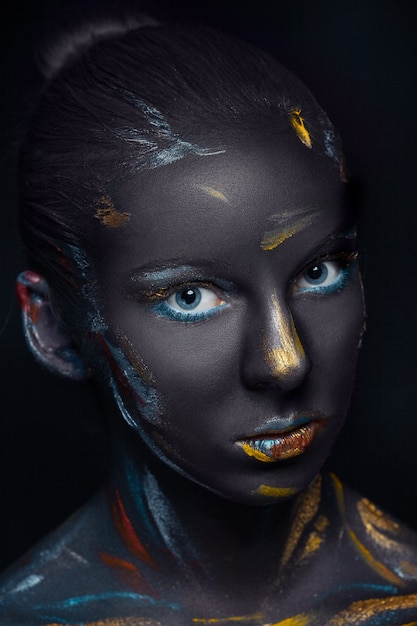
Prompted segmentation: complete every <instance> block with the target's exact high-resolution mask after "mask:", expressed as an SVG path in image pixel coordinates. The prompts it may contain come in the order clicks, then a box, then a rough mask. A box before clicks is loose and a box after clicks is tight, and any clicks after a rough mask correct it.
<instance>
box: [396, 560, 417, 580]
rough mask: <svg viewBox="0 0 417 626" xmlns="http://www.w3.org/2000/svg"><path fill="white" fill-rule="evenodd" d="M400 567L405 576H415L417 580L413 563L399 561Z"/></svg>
mask: <svg viewBox="0 0 417 626" xmlns="http://www.w3.org/2000/svg"><path fill="white" fill-rule="evenodd" d="M400 567H401V570H402V571H403V572H404V574H405V575H406V576H415V577H416V578H417V565H414V563H410V562H409V561H401V563H400Z"/></svg>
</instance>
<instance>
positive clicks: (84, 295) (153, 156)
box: [19, 20, 341, 327]
mask: <svg viewBox="0 0 417 626" xmlns="http://www.w3.org/2000/svg"><path fill="white" fill-rule="evenodd" d="M145 22H146V20H145ZM142 24H143V22H142ZM138 26H141V27H138ZM80 32H81V34H80ZM62 49H65V51H66V52H65V54H61V53H60V52H56V49H55V51H53V52H52V56H53V58H54V59H53V60H54V61H55V63H53V64H52V65H51V64H49V68H51V67H52V70H48V72H47V73H48V76H49V79H48V80H47V82H46V84H45V86H44V88H43V91H42V93H41V95H40V98H39V100H38V102H37V105H36V107H35V109H34V112H33V115H32V117H31V120H30V128H29V131H28V133H27V137H26V139H25V141H24V143H23V146H22V150H21V158H20V185H19V189H20V227H21V233H22V238H23V241H24V243H25V246H26V249H27V255H28V257H29V262H30V264H31V266H32V269H34V270H36V271H39V272H40V273H42V274H43V275H44V276H45V277H46V278H47V279H48V281H49V283H50V285H51V288H52V293H53V294H54V295H55V299H56V302H57V303H58V306H59V308H60V310H61V315H62V317H63V319H64V321H65V322H66V323H67V324H68V325H69V326H70V327H71V326H72V325H74V324H75V321H74V320H76V319H77V318H78V316H77V315H76V316H74V315H73V313H74V312H76V310H77V307H78V308H79V307H82V308H85V303H86V301H88V300H89V299H90V300H91V298H90V296H91V292H92V285H93V284H94V272H93V270H92V268H91V265H90V263H89V260H88V250H89V249H88V242H89V241H92V240H93V238H94V234H93V233H94V229H96V228H97V227H98V226H99V223H98V221H97V218H99V219H102V221H103V220H104V222H103V223H105V219H106V217H107V218H108V220H109V222H108V223H109V224H110V223H111V219H112V216H113V218H114V217H115V216H117V215H118V216H119V218H118V219H120V220H121V221H123V215H121V214H118V213H117V211H115V212H114V211H113V208H112V206H111V198H110V197H109V189H110V187H111V185H112V184H114V182H115V181H116V180H117V181H120V180H122V179H123V178H126V177H129V176H131V175H132V174H136V173H137V172H139V171H141V170H146V169H150V168H155V167H159V166H162V165H165V164H167V163H170V162H172V161H175V160H177V159H180V158H182V157H183V156H185V155H187V154H197V155H201V156H202V157H204V156H205V155H208V154H213V153H216V152H221V151H222V150H223V146H222V143H221V136H220V133H219V132H218V129H219V123H220V124H221V126H222V127H223V128H224V127H225V125H227V128H229V129H230V133H236V134H240V133H242V132H245V128H247V125H248V123H249V120H253V118H254V117H256V119H258V120H259V121H260V123H262V122H263V121H265V120H266V118H270V119H271V118H273V119H275V120H277V124H283V125H286V126H287V127H288V128H289V127H290V125H293V127H294V128H295V130H296V132H297V133H298V135H299V137H300V139H301V141H303V143H305V144H306V146H308V148H311V149H312V150H314V151H317V152H318V153H320V154H321V155H323V157H324V158H326V157H328V158H331V159H333V161H334V163H335V166H336V167H341V166H340V152H341V149H340V142H339V139H338V136H337V133H336V131H335V130H334V128H333V126H332V125H331V123H330V122H329V120H328V118H327V116H326V114H325V113H324V112H323V111H322V109H321V108H320V107H319V106H318V104H317V103H316V101H315V99H314V98H313V96H312V95H311V94H310V92H309V91H308V90H307V89H306V87H305V86H304V85H303V84H302V83H301V82H300V81H299V80H298V79H297V78H296V77H295V76H293V75H292V74H291V73H290V72H289V71H287V70H286V69H285V68H283V67H282V66H281V65H280V64H279V63H278V62H277V61H275V60H274V59H273V58H272V57H271V56H269V55H268V54H266V53H264V52H262V51H260V50H257V49H255V48H253V47H252V46H250V45H248V44H246V43H242V42H241V41H238V40H236V39H234V38H232V37H229V36H226V35H225V34H222V33H220V32H216V31H213V30H211V29H209V28H206V27H201V26H195V27H191V26H189V25H185V26H182V25H175V24H174V25H160V26H159V25H155V23H153V22H152V21H151V22H149V20H148V25H146V24H145V25H141V24H140V20H139V21H134V20H133V21H132V20H130V21H127V22H126V21H124V22H122V23H120V22H119V23H117V24H116V23H114V24H112V23H107V26H106V27H105V28H103V25H102V24H98V25H97V24H96V25H93V26H91V25H90V26H89V27H88V28H85V27H83V28H82V29H81V30H80V29H79V30H78V31H77V32H76V33H75V34H74V35H73V36H72V37H68V36H66V37H65V40H64V46H63V48H61V50H62ZM225 123H226V124H225ZM112 211H113V213H112ZM89 306H91V302H90V304H89ZM84 319H85V316H84ZM76 324H79V322H78V321H77V322H76Z"/></svg>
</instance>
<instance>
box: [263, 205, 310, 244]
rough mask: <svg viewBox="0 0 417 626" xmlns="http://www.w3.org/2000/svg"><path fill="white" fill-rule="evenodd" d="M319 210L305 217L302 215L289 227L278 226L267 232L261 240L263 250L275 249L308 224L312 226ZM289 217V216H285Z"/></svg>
mask: <svg viewBox="0 0 417 626" xmlns="http://www.w3.org/2000/svg"><path fill="white" fill-rule="evenodd" d="M316 215H317V212H315V213H310V214H309V215H306V216H305V217H302V218H301V219H300V220H298V222H296V223H295V224H291V225H289V226H288V227H285V226H284V227H281V228H277V229H276V230H272V231H269V232H266V233H265V235H264V236H263V239H262V241H261V248H262V250H266V251H269V250H275V248H277V247H278V246H280V245H281V244H282V243H284V241H286V240H287V239H290V238H291V237H293V235H296V234H297V233H299V232H300V231H301V230H304V228H306V227H307V226H310V225H311V223H312V221H313V219H314V218H315V217H316ZM284 217H287V216H284Z"/></svg>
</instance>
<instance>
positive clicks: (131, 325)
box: [0, 20, 417, 626]
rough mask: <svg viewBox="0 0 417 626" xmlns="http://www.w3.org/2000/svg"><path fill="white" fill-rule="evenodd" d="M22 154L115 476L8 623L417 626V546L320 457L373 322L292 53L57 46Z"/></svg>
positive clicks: (81, 374)
mask: <svg viewBox="0 0 417 626" xmlns="http://www.w3.org/2000/svg"><path fill="white" fill-rule="evenodd" d="M51 60H52V61H53V64H54V66H53V67H52V65H51V67H50V72H49V80H48V82H47V84H46V86H45V89H44V92H43V94H42V97H41V98H40V101H39V102H38V104H37V106H36V108H35V111H34V114H33V117H32V120H31V125H30V130H29V132H28V135H27V138H26V140H25V142H24V145H23V146H22V154H21V161H20V171H21V180H20V191H21V200H20V205H21V213H20V220H21V230H22V237H23V239H24V242H25V245H26V247H27V253H28V267H29V269H28V271H26V272H23V273H22V274H21V275H20V276H19V279H18V293H19V297H20V302H21V305H22V311H23V323H24V329H25V333H26V338H27V341H28V344H29V346H30V348H31V350H32V352H33V353H34V354H35V355H36V357H37V358H38V359H39V361H40V362H41V363H42V364H43V365H44V366H46V367H48V368H49V369H50V370H51V371H53V372H56V373H58V374H61V375H63V376H67V377H70V378H73V379H76V380H85V379H87V378H89V377H95V379H96V380H97V381H98V382H99V384H100V385H101V387H102V393H103V395H104V397H105V402H104V403H103V404H104V406H105V413H106V414H105V415H103V420H104V419H106V421H107V423H108V428H109V432H110V434H111V436H110V439H111V444H112V451H111V452H112V456H111V459H112V461H111V464H110V467H109V471H108V479H107V481H106V484H105V485H103V488H102V490H101V491H100V492H99V493H98V494H97V495H96V496H95V497H94V499H92V500H91V501H90V502H88V503H87V504H86V505H85V506H84V507H83V508H82V509H81V510H80V511H78V512H77V513H76V514H75V515H74V516H73V517H72V518H71V519H70V520H68V521H67V522H66V523H65V524H64V525H63V526H62V527H60V528H59V529H57V530H56V531H55V532H54V533H52V534H51V535H50V536H48V537H47V538H46V539H45V540H44V541H43V542H41V543H40V544H39V545H38V546H37V547H35V548H34V549H33V550H32V551H31V552H30V553H29V554H28V555H26V556H25V557H24V558H23V560H21V561H20V562H19V563H18V564H17V565H16V566H15V567H14V568H12V569H11V570H10V571H9V572H8V573H7V574H6V576H5V577H4V579H3V584H2V587H1V596H0V597H1V600H0V608H1V615H2V620H3V621H2V623H4V624H8V625H12V624H19V625H22V626H23V625H26V624H28V625H34V624H42V625H49V626H51V625H52V624H54V625H56V624H77V625H78V624H83V625H85V626H87V624H88V625H90V626H91V625H92V624H95V625H96V626H99V625H100V626H102V625H104V624H106V625H108V626H109V625H112V626H116V625H117V626H121V625H123V626H127V625H135V626H145V625H146V626H148V625H149V626H150V625H153V626H156V625H163V626H188V625H189V626H192V625H193V624H228V623H239V624H243V625H248V626H267V625H269V626H270V625H272V624H274V626H278V624H280V625H282V626H284V625H285V626H290V625H291V626H301V625H302V626H307V625H308V626H313V625H320V626H321V625H324V624H327V625H329V626H330V625H332V626H336V625H337V626H339V625H347V624H366V625H367V626H371V625H373V626H376V625H377V624H411V623H413V620H416V619H417V539H416V537H415V535H414V534H413V533H411V531H408V530H407V529H405V528H404V527H402V526H401V525H400V524H399V523H397V522H396V521H395V520H393V519H392V518H390V517H388V516H386V515H385V514H383V513H382V512H381V511H380V510H379V509H377V508H376V507H375V506H374V505H372V504H371V503H370V502H369V501H368V500H367V499H365V498H362V497H360V496H358V495H357V494H355V493H353V492H352V491H350V490H348V489H346V488H344V487H343V486H342V484H341V483H340V481H339V480H338V478H337V477H336V476H333V475H332V476H324V475H323V476H322V475H321V474H320V468H321V467H322V465H323V463H324V461H325V459H326V457H327V455H328V453H329V451H330V449H331V446H332V444H333V442H334V440H335V438H336V436H337V433H338V431H339V429H340V427H341V425H342V423H343V420H344V418H345V415H346V411H347V407H348V403H349V398H350V395H351V391H352V386H353V380H354V374H355V366H356V359H357V353H358V350H359V347H360V343H361V337H362V333H363V329H364V304H363V293H362V285H361V279H360V273H359V269H358V265H357V245H356V229H355V211H354V207H352V206H351V203H350V201H349V185H348V183H347V179H346V173H345V169H344V165H343V156H342V151H341V145H340V140H339V138H338V135H337V132H336V131H335V129H334V128H333V126H332V124H331V123H330V121H329V120H328V118H327V116H326V115H325V114H324V112H323V111H322V110H321V108H320V107H319V106H318V104H317V103H316V101H315V100H314V98H313V97H312V96H311V94H310V93H309V92H308V90H307V89H306V88H305V87H304V86H303V85H302V84H301V83H300V82H299V81H298V80H297V79H296V78H295V77H294V76H293V75H291V74H290V73H289V72H288V71H286V70H285V69H284V68H283V67H282V66H280V65H279V64H278V63H277V62H276V61H275V60H273V59H272V58H270V57H269V56H268V55H266V54H264V53H263V52H260V51H258V50H255V49H253V48H252V47H250V46H248V45H246V44H243V43H241V42H239V41H236V40H234V39H231V38H229V37H226V36H225V35H222V34H220V33H216V32H213V31H211V30H209V29H206V28H201V27H198V28H191V27H190V26H186V27H183V26H178V25H161V26H159V25H157V24H154V23H153V22H152V21H151V20H144V21H143V23H139V22H135V21H130V22H128V23H119V24H109V23H107V24H104V25H103V24H98V25H96V26H95V27H89V28H87V29H84V30H82V29H80V31H79V32H77V33H76V34H75V35H74V36H73V37H72V38H70V39H67V40H65V41H64V42H63V43H62V45H61V48H59V49H58V50H55V51H54V53H53V54H51Z"/></svg>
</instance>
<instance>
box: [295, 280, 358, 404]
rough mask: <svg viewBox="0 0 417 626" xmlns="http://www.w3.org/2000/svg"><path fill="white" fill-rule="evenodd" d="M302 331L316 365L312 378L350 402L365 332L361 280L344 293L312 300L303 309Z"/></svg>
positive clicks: (301, 310)
mask: <svg viewBox="0 0 417 626" xmlns="http://www.w3.org/2000/svg"><path fill="white" fill-rule="evenodd" d="M299 319H300V332H301V333H302V340H303V342H304V347H305V350H306V352H307V353H308V356H309V358H310V361H311V364H312V371H311V377H312V379H313V380H314V381H315V382H316V383H317V384H320V386H323V387H325V388H327V390H328V393H332V395H334V396H335V397H337V396H339V397H340V402H342V401H343V402H347V400H348V398H349V396H350V393H351V390H352V385H353V380H354V376H355V371H356V363H357V358H358V354H359V347H360V343H361V338H362V334H363V331H364V321H365V314H364V302H363V293H362V288H361V283H360V281H359V279H358V280H357V281H355V282H354V283H353V284H352V285H351V286H350V287H349V288H348V289H346V290H345V291H344V292H342V293H340V294H337V295H335V296H329V297H328V298H319V299H317V300H314V299H313V298H312V299H311V301H310V303H309V306H306V307H305V310H303V309H302V308H301V307H300V309H299Z"/></svg>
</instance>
